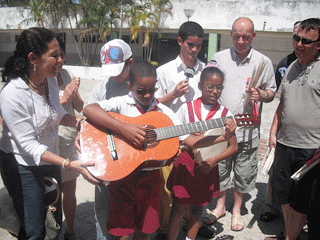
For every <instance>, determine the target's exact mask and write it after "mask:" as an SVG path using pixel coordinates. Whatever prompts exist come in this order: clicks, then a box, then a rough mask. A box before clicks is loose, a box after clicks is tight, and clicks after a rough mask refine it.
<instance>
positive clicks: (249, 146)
mask: <svg viewBox="0 0 320 240" xmlns="http://www.w3.org/2000/svg"><path fill="white" fill-rule="evenodd" d="M255 36H256V32H255V31H254V25H253V22H252V21H251V20H250V19H248V18H245V17H241V18H238V19H237V20H235V22H234V23H233V25H232V30H231V37H232V40H233V46H234V47H232V48H230V49H226V50H223V51H221V52H218V53H216V54H214V56H213V58H212V60H214V61H216V62H217V63H218V64H219V66H220V68H221V70H222V71H223V72H224V74H225V80H224V83H223V84H224V89H223V92H222V94H221V97H220V102H221V104H222V105H223V106H225V107H226V108H228V109H229V110H230V111H231V112H232V114H238V113H253V112H254V111H255V112H259V113H261V111H262V102H270V101H272V100H273V98H274V93H275V91H276V82H275V78H274V71H273V66H272V63H271V60H270V59H269V58H268V57H266V56H265V55H263V54H261V53H259V52H258V51H256V50H255V49H253V48H252V47H251V42H252V40H253V39H254V38H255ZM261 63H262V64H264V68H263V70H262V73H261V76H260V78H259V79H258V81H257V83H256V84H255V86H252V87H249V85H250V81H251V80H252V79H251V77H252V74H253V72H254V71H256V72H257V70H258V67H259V65H260V64H261ZM247 98H249V101H246V99H247ZM259 116H260V114H259ZM259 128H260V125H258V126H255V127H253V128H250V129H246V128H241V127H238V128H237V130H236V137H237V141H238V147H239V148H238V152H237V153H236V154H235V155H233V156H232V157H231V158H229V159H227V160H224V161H221V162H219V174H220V196H219V197H218V203H217V206H216V208H215V209H214V210H213V212H212V213H211V214H209V215H207V216H206V217H204V219H203V222H204V223H206V224H212V223H213V222H215V221H216V220H217V219H218V218H220V217H222V216H224V215H225V214H226V209H225V201H226V194H227V189H229V188H231V187H234V206H233V212H232V223H231V224H232V225H231V229H232V230H234V231H241V230H242V229H243V228H244V223H243V220H242V218H241V212H240V210H241V205H242V202H243V198H244V195H245V193H248V192H250V191H252V190H253V189H254V188H255V181H256V177H257V173H258V156H257V155H258V146H259V142H260V136H259V134H260V129H259ZM232 170H233V172H234V178H233V180H232V179H231V171H232Z"/></svg>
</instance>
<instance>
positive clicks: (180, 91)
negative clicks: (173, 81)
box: [173, 79, 189, 97]
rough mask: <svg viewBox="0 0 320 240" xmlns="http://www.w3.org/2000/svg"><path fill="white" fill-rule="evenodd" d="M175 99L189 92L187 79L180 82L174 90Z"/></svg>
mask: <svg viewBox="0 0 320 240" xmlns="http://www.w3.org/2000/svg"><path fill="white" fill-rule="evenodd" d="M173 91H174V95H175V97H181V96H183V95H184V94H186V93H188V92H189V82H188V80H187V79H184V80H182V81H180V82H179V83H178V84H177V85H176V87H175V88H174V90H173Z"/></svg>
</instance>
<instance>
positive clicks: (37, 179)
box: [0, 151, 62, 240]
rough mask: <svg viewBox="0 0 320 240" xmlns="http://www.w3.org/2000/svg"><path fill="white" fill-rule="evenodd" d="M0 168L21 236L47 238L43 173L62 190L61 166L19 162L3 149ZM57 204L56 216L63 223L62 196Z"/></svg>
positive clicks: (23, 237) (20, 237) (59, 222)
mask: <svg viewBox="0 0 320 240" xmlns="http://www.w3.org/2000/svg"><path fill="white" fill-rule="evenodd" d="M0 170H1V176H2V179H3V182H4V184H5V186H6V187H7V189H8V192H9V194H10V196H11V197H12V199H13V205H14V207H15V210H16V211H17V214H18V217H19V220H20V225H21V226H20V232H19V236H18V239H30V240H31V239H32V240H36V239H37V240H38V239H39V240H40V239H44V237H45V225H44V221H45V216H46V206H45V197H44V176H48V177H53V178H55V179H56V180H57V181H58V183H59V185H60V189H61V170H60V167H59V166H54V165H46V166H32V167H30V166H23V165H19V164H18V163H17V161H16V160H15V157H14V155H13V154H12V153H4V152H3V151H0ZM55 206H56V207H57V211H56V213H55V218H56V221H57V223H58V224H59V225H60V226H61V222H62V209H61V199H60V200H59V201H58V202H57V203H56V204H55Z"/></svg>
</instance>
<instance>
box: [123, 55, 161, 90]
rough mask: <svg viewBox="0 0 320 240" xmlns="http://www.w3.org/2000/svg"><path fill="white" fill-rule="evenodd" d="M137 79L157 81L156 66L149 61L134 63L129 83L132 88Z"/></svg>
mask: <svg viewBox="0 0 320 240" xmlns="http://www.w3.org/2000/svg"><path fill="white" fill-rule="evenodd" d="M137 77H140V78H143V77H154V78H155V79H156V78H157V72H156V68H155V66H153V65H152V64H151V63H150V62H148V61H138V62H134V63H133V65H132V67H130V70H129V82H130V84H131V86H133V84H134V83H135V82H136V78H137Z"/></svg>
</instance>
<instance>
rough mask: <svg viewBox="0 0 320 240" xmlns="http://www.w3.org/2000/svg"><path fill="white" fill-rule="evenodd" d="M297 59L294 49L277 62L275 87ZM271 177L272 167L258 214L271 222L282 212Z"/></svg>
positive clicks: (293, 43) (294, 43) (296, 29)
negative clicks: (260, 211)
mask: <svg viewBox="0 0 320 240" xmlns="http://www.w3.org/2000/svg"><path fill="white" fill-rule="evenodd" d="M300 22H301V21H297V22H295V23H294V25H293V31H292V36H294V35H295V34H297V32H298V29H299V24H300ZM292 45H293V48H295V45H297V42H296V41H294V40H293V39H292ZM296 59H297V56H296V53H295V51H293V52H292V53H290V54H289V55H287V56H285V57H284V58H283V59H281V61H280V62H279V64H278V67H277V70H276V74H275V77H276V83H277V89H278V88H279V86H280V83H281V81H282V78H283V76H284V74H285V73H286V71H287V68H288V67H289V66H290V64H291V63H292V62H294V61H295V60H296ZM271 178H272V168H271V170H270V171H269V179H268V185H267V192H266V200H265V211H264V212H263V213H262V214H261V215H260V217H259V219H260V220H261V221H263V222H272V221H273V220H275V219H276V218H278V217H280V215H281V214H282V210H281V206H280V204H279V203H277V202H276V201H274V199H273V198H272V194H271V193H272V188H271Z"/></svg>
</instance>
